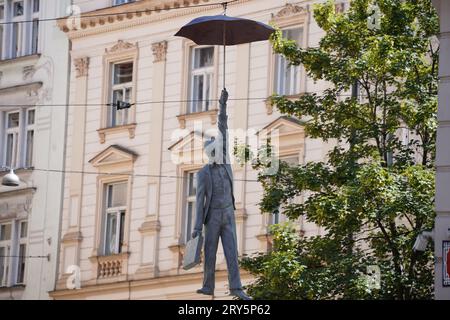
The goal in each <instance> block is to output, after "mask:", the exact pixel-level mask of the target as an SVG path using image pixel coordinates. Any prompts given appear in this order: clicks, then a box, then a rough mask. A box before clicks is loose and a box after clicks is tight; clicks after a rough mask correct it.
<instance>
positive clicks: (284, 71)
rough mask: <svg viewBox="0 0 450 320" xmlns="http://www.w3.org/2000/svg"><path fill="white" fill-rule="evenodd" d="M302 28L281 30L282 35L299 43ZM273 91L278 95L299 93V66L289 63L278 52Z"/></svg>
mask: <svg viewBox="0 0 450 320" xmlns="http://www.w3.org/2000/svg"><path fill="white" fill-rule="evenodd" d="M302 34H303V28H295V29H286V30H283V37H284V38H287V39H289V40H295V41H296V42H297V44H300V43H301V42H300V41H301V37H302ZM273 89H274V91H275V93H277V94H280V95H295V94H298V93H300V67H299V66H292V65H289V61H288V60H286V58H285V57H284V56H282V55H280V54H277V55H276V58H275V79H274V88H273Z"/></svg>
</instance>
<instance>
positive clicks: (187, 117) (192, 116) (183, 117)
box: [177, 109, 219, 129]
mask: <svg viewBox="0 0 450 320" xmlns="http://www.w3.org/2000/svg"><path fill="white" fill-rule="evenodd" d="M218 112H219V110H218V109H213V110H208V111H201V112H193V113H185V114H180V115H179V116H177V118H178V122H179V123H180V128H181V129H185V128H186V121H191V120H198V119H203V118H207V117H209V118H210V120H211V124H212V125H213V124H216V123H217V114H218Z"/></svg>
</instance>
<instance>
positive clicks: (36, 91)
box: [0, 0, 70, 299]
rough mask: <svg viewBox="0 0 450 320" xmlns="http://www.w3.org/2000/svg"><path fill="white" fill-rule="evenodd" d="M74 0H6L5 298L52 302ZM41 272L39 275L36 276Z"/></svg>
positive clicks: (2, 4)
mask: <svg viewBox="0 0 450 320" xmlns="http://www.w3.org/2000/svg"><path fill="white" fill-rule="evenodd" d="M69 5H70V1H66V0H60V1H56V2H55V1H52V0H0V167H1V168H2V169H1V171H0V179H1V178H2V177H3V176H4V175H5V174H6V173H7V172H8V170H9V169H10V168H12V169H15V170H16V173H17V175H18V176H19V177H20V180H21V183H20V185H19V187H6V186H0V299H48V298H49V295H48V292H49V291H51V290H52V289H53V288H54V286H55V281H56V277H55V274H56V268H57V260H58V242H59V241H58V239H59V228H60V226H59V222H60V213H61V207H62V202H61V201H62V183H63V175H62V173H61V172H50V171H48V169H51V170H56V171H57V170H59V171H62V170H63V168H64V140H65V137H64V136H65V122H66V113H67V112H66V110H67V107H66V105H67V100H66V99H67V86H68V66H69V64H68V62H69V60H68V57H69V55H68V51H69V41H68V39H67V37H66V36H65V35H64V33H63V32H62V31H61V30H59V28H58V27H57V25H56V21H46V22H43V21H39V20H42V19H45V18H54V17H63V16H65V15H66V8H67V7H68V6H69ZM36 275H40V276H36Z"/></svg>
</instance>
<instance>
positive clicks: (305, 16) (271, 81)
mask: <svg viewBox="0 0 450 320" xmlns="http://www.w3.org/2000/svg"><path fill="white" fill-rule="evenodd" d="M285 9H286V6H284V7H282V8H281V9H280V11H279V12H278V13H277V14H272V19H271V20H270V22H271V23H272V24H274V25H275V26H277V27H278V28H280V29H281V30H282V31H283V30H289V29H296V28H301V29H302V32H301V36H300V37H301V43H300V46H301V47H302V48H307V47H308V41H309V38H308V34H309V19H310V18H309V13H308V10H307V9H304V10H301V11H300V12H295V13H284V12H283V10H285ZM268 50H269V71H268V73H269V74H268V82H267V96H268V97H271V96H272V95H273V94H274V92H275V90H274V89H275V73H276V59H277V54H276V53H275V52H274V51H273V49H272V47H271V46H270V45H269V46H268ZM299 67H300V71H299V73H300V75H299V78H300V79H299V81H300V84H299V89H298V93H297V94H295V95H293V96H288V97H297V96H299V95H301V94H302V93H304V92H306V89H307V88H306V81H307V75H306V72H305V69H304V67H303V66H302V65H300V66H299ZM267 101H269V100H267ZM266 107H267V109H266V113H267V114H269V115H270V114H272V112H273V107H272V106H269V105H266Z"/></svg>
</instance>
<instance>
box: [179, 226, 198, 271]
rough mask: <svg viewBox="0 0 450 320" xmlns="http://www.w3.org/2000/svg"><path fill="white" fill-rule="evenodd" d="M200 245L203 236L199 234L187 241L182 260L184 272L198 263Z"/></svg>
mask: <svg viewBox="0 0 450 320" xmlns="http://www.w3.org/2000/svg"><path fill="white" fill-rule="evenodd" d="M202 245H203V236H202V235H201V234H200V235H198V236H197V237H195V238H193V239H191V240H189V241H188V243H187V244H186V250H185V254H184V260H183V269H184V270H189V269H191V268H193V267H195V266H196V265H198V264H199V263H200V256H201V253H202Z"/></svg>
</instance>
